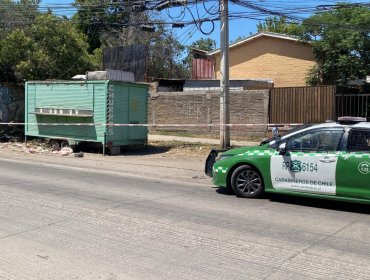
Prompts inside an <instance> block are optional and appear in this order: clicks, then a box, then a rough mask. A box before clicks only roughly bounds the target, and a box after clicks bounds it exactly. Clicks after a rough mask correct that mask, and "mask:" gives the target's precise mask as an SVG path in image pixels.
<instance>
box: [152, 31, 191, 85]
mask: <svg viewBox="0 0 370 280" xmlns="http://www.w3.org/2000/svg"><path fill="white" fill-rule="evenodd" d="M184 49H185V48H184V46H182V45H181V44H180V43H179V42H178V41H177V39H176V38H175V37H174V35H173V34H172V32H170V31H168V30H166V29H165V27H163V26H159V30H158V31H156V32H155V33H153V34H151V37H150V40H149V42H148V43H147V52H148V60H147V67H146V68H147V71H146V75H147V79H148V80H155V79H156V78H184V77H185V75H186V74H185V70H184V66H183V63H182V61H181V59H180V56H181V53H182V52H183V51H184Z"/></svg>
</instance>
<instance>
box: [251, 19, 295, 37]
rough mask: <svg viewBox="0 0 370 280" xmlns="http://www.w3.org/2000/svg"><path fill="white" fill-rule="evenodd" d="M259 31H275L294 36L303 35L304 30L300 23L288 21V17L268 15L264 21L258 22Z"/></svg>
mask: <svg viewBox="0 0 370 280" xmlns="http://www.w3.org/2000/svg"><path fill="white" fill-rule="evenodd" d="M257 31H258V32H263V31H265V32H274V33H281V34H287V35H292V36H297V35H301V34H302V31H301V28H300V26H299V24H298V23H296V22H288V21H287V19H286V17H277V16H273V17H268V18H266V20H265V21H264V22H259V23H258V24H257Z"/></svg>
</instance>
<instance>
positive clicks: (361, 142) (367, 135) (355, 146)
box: [347, 130, 370, 152]
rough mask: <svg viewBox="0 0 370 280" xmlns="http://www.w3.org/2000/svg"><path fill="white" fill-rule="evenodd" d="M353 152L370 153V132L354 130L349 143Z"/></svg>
mask: <svg viewBox="0 0 370 280" xmlns="http://www.w3.org/2000/svg"><path fill="white" fill-rule="evenodd" d="M347 150H348V151H351V152H370V130H352V131H351V133H350V135H349V138H348V143H347Z"/></svg>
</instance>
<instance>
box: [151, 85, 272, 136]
mask: <svg viewBox="0 0 370 280" xmlns="http://www.w3.org/2000/svg"><path fill="white" fill-rule="evenodd" d="M268 100H269V90H248V91H235V92H234V91H233V92H230V122H231V123H232V124H233V123H234V124H236V123H237V124H246V123H248V124H249V123H252V124H257V123H263V124H266V123H267V122H268ZM219 115H220V98H219V93H218V92H205V91H194V92H191V91H188V92H172V93H168V92H159V93H157V94H151V96H150V100H149V115H148V116H149V120H148V123H149V124H184V125H188V124H195V125H200V127H190V126H189V127H175V126H174V127H166V128H161V127H157V128H151V130H152V131H153V130H156V129H157V130H171V131H191V132H199V133H209V134H217V133H219V128H218V127H217V126H215V127H207V126H204V125H207V124H219V117H220V116H219ZM202 125H203V126H202ZM265 132H266V126H256V127H232V128H231V133H232V134H235V135H258V136H263V135H264V134H265Z"/></svg>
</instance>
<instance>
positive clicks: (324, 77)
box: [302, 4, 370, 84]
mask: <svg viewBox="0 0 370 280" xmlns="http://www.w3.org/2000/svg"><path fill="white" fill-rule="evenodd" d="M369 26H370V8H369V7H368V6H360V5H350V4H338V5H337V6H336V7H335V8H334V9H332V10H329V11H323V12H320V13H318V14H316V15H313V16H312V17H310V18H308V19H307V20H305V21H304V22H303V24H302V27H303V28H304V37H305V38H306V39H307V38H308V39H310V40H311V41H312V45H313V50H314V53H315V56H316V59H317V61H318V62H319V64H318V65H317V66H316V67H314V68H312V69H311V70H310V73H309V75H308V76H307V82H308V83H310V84H322V83H323V84H338V83H339V84H346V83H347V82H348V81H349V80H351V79H358V78H362V79H363V78H365V76H366V75H369V74H370V29H369Z"/></svg>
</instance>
